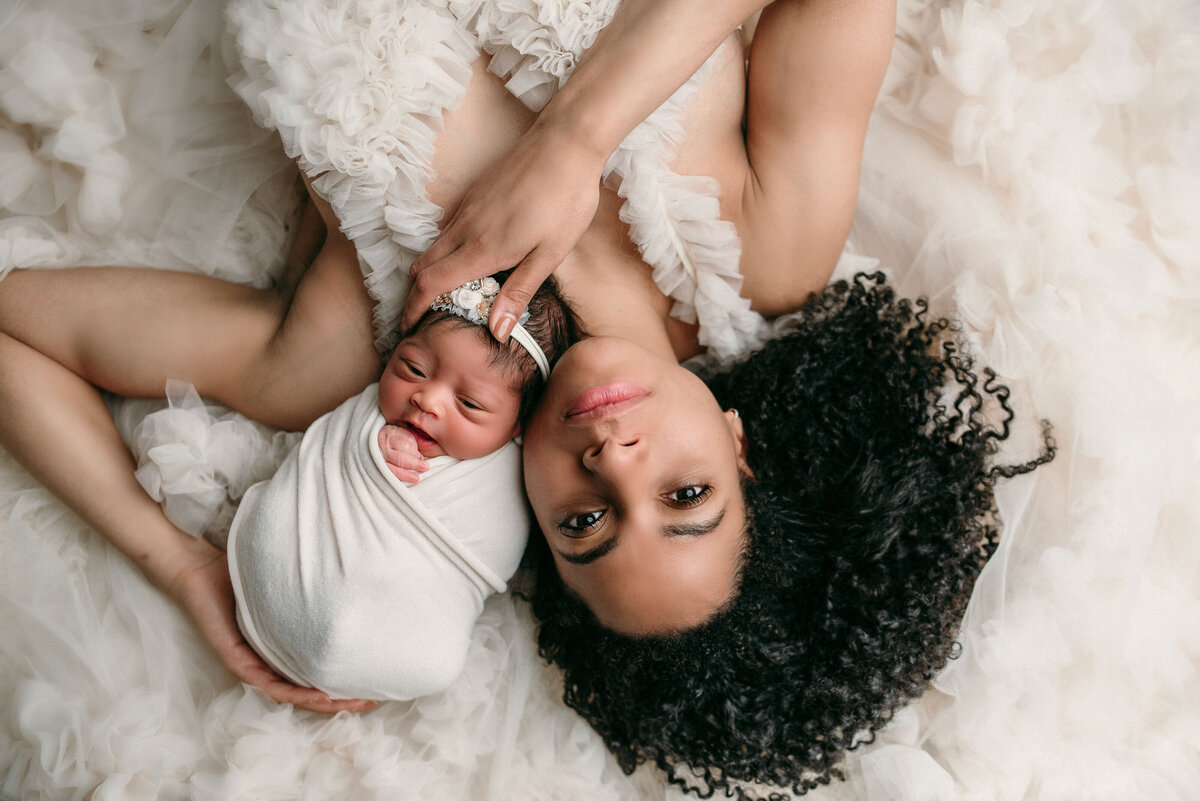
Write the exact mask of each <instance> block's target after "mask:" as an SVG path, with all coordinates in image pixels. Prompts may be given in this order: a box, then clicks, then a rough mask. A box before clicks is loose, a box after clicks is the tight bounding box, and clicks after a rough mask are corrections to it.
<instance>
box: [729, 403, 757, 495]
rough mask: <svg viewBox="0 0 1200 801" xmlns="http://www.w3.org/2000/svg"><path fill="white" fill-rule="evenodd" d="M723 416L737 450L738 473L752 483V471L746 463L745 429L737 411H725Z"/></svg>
mask: <svg viewBox="0 0 1200 801" xmlns="http://www.w3.org/2000/svg"><path fill="white" fill-rule="evenodd" d="M724 414H725V422H726V423H728V424H729V430H730V432H731V433H732V434H733V441H734V447H735V448H736V449H737V460H738V472H739V473H741V474H742V475H743V476H745V477H746V478H748V479H750V480H751V481H753V480H754V471H753V470H751V469H750V464H749V462H747V461H746V429H745V427H744V424H743V423H742V416H741V415H740V414H738V410H737V409H726V410H725V412H724Z"/></svg>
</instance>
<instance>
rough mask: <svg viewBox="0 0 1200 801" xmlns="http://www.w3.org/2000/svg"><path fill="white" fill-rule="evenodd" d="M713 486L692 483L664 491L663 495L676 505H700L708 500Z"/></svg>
mask: <svg viewBox="0 0 1200 801" xmlns="http://www.w3.org/2000/svg"><path fill="white" fill-rule="evenodd" d="M712 491H713V488H712V485H710V484H691V485H689V486H686V487H680V488H679V489H675V490H671V491H670V492H667V493H663V496H664V497H665V498H666V499H667V500H668V501H670V502H671V503H672V504H674V505H675V506H681V507H685V508H686V507H689V506H698V505H699V504H702V503H704V502H705V501H706V500H708V496H709V495H711V494H712Z"/></svg>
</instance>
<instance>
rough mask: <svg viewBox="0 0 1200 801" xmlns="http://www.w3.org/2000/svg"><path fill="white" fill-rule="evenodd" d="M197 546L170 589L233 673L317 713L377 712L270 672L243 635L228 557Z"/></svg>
mask: <svg viewBox="0 0 1200 801" xmlns="http://www.w3.org/2000/svg"><path fill="white" fill-rule="evenodd" d="M194 542H195V545H194V546H192V547H190V548H189V555H188V557H187V564H186V566H184V567H182V568H180V570H179V571H178V572H177V573H176V574H175V577H174V578H173V579H172V580H171V581H170V583H169V584H168V585H167V586H166V587H164V589H165V590H166V592H167V594H168V595H169V596H171V598H173V599H174V600H175V602H176V603H178V604H179V605H180V606H181V607H182V608H183V610H184V611H185V612H187V614H188V616H189V617H191V619H192V621H193V622H194V623H195V624H196V627H197V628H198V629H200V634H201V635H202V636H203V637H204V639H205V640H207V641H208V644H209V645H210V646H212V648H213V650H214V651H216V653H217V656H218V657H219V658H220V660H221V662H222V663H223V664H224V665H225V667H226V668H228V669H229V672H230V673H232V674H233V675H234V676H236V677H237V678H238V679H240V680H242V681H244V682H246V683H247V684H251V685H253V686H255V687H258V688H259V689H260V690H262V691H263V692H265V693H266V694H267V695H268V696H270V697H271V698H272V699H274V700H275V701H278V702H279V703H281V704H292V705H293V706H296V707H299V708H301V709H308V710H311V711H313V712H323V713H326V714H333V713H335V712H341V711H342V710H348V711H351V712H365V711H367V710H369V709H373V708H375V706H377V704H376V703H375V702H373V701H362V700H354V699H351V700H339V701H334V700H332V699H330V697H329V696H328V695H326V694H325V693H323V692H321V691H320V690H315V689H312V688H311V687H298V686H296V685H295V684H292V683H291V682H289V681H287V680H286V679H284V678H283V677H282V676H280V675H279V674H278V673H276V672H275V671H273V670H272V669H271V668H269V667H268V666H267V664H266V663H265V662H263V660H262V659H261V658H260V657H259V655H258V654H256V653H255V652H254V650H253V649H252V648H251V647H250V645H249V644H248V643H247V642H246V640H245V639H244V638H243V637H242V635H241V632H240V631H239V630H238V626H237V619H236V617H235V615H234V600H233V584H232V582H231V581H230V578H229V563H228V562H227V561H226V558H225V554H223V553H222V552H221V551H219V550H217V549H216V548H214V547H213V546H211V545H209V544H208V543H207V542H205V541H204V540H200V539H196V540H194Z"/></svg>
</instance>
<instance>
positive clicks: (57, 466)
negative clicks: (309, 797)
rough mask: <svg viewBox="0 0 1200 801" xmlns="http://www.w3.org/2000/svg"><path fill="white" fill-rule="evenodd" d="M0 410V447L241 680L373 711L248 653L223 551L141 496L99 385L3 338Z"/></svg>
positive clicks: (300, 698) (287, 695) (294, 696)
mask: <svg viewBox="0 0 1200 801" xmlns="http://www.w3.org/2000/svg"><path fill="white" fill-rule="evenodd" d="M0 408H3V409H4V414H2V415H0V444H2V445H3V446H4V447H5V448H6V449H7V450H8V451H9V452H10V453H11V454H12V455H13V457H14V458H16V459H17V461H18V462H20V463H21V464H22V465H24V466H25V468H26V469H27V470H29V472H30V473H31V474H32V475H33V476H34V477H35V478H36V479H38V480H39V481H40V482H41V483H42V484H44V485H45V486H46V487H47V488H48V489H50V491H51V492H53V493H54V494H55V495H56V496H58V497H59V498H60V499H61V500H62V501H64V502H65V503H66V504H67V505H68V506H70V507H71V508H72V509H74V510H75V511H76V512H78V513H79V514H80V516H81V517H82V518H83V519H84V520H85V521H86V522H87V523H88V524H89V525H91V526H92V527H93V528H94V529H96V531H98V532H99V533H100V534H101V535H102V536H104V537H105V538H106V539H107V540H108V541H109V542H111V543H112V544H113V545H114V546H115V547H116V548H117V549H118V550H119V551H121V552H122V553H124V554H125V555H126V556H128V557H129V558H130V559H131V560H132V561H133V562H134V563H135V564H136V565H137V566H138V567H139V568H141V570H142V572H143V573H145V574H146V576H147V578H149V579H150V581H151V582H152V583H153V584H155V586H157V587H158V588H159V589H160V590H162V591H163V592H164V593H166V594H167V595H168V596H169V597H170V598H172V599H173V600H174V601H175V602H176V603H178V604H179V605H180V607H182V608H183V609H184V611H185V612H187V613H188V615H189V616H190V617H191V619H192V621H193V622H194V623H195V624H196V626H197V628H198V629H199V630H200V633H201V635H202V636H203V637H204V638H205V640H207V641H208V643H209V644H210V645H211V646H212V648H213V649H214V650H215V651H216V653H217V655H218V656H219V657H220V659H221V662H222V663H223V664H224V665H225V666H226V668H228V669H229V671H230V672H231V673H233V675H234V676H236V677H237V678H238V679H240V680H242V681H244V682H247V683H248V684H252V685H254V686H256V687H258V688H260V689H262V690H263V691H264V692H266V693H267V695H269V696H270V697H272V698H274V699H275V700H276V701H279V702H281V703H291V704H295V705H296V706H299V707H303V708H306V709H312V710H314V711H319V712H329V713H332V712H337V711H339V710H342V709H349V710H361V709H366V708H369V707H370V706H373V704H368V703H366V702H361V701H331V700H330V699H329V697H328V696H327V695H326V694H325V693H323V692H320V691H319V690H313V689H310V688H304V687H296V686H294V685H292V684H290V683H288V682H287V681H285V680H284V679H282V678H281V677H280V676H278V675H277V674H276V673H275V672H274V671H272V670H271V669H270V668H268V667H267V665H266V664H264V663H263V661H262V660H261V659H260V658H259V657H258V655H257V654H255V653H254V651H253V650H251V649H250V646H249V645H247V644H246V641H245V640H244V639H243V638H242V636H241V633H240V632H239V631H238V628H237V623H236V620H235V617H234V610H233V588H232V585H231V584H230V579H229V566H228V563H227V562H226V560H225V555H224V554H223V553H221V552H220V551H218V550H217V549H216V548H213V547H212V546H211V545H209V544H208V543H207V542H205V541H204V540H201V539H197V538H195V537H192V536H189V535H188V534H186V533H184V532H182V531H180V530H179V529H177V528H176V527H175V526H173V525H172V524H171V523H170V521H168V520H167V518H166V516H165V515H164V514H163V511H162V508H161V507H160V506H159V505H158V504H157V503H155V502H154V501H153V500H152V499H151V498H150V497H149V496H148V495H147V494H146V493H145V492H144V491H143V490H142V488H141V486H140V485H139V484H138V483H137V481H136V479H135V478H134V474H133V471H134V468H135V465H134V464H133V460H132V458H131V457H130V455H129V452H128V451H127V450H126V449H125V445H124V443H123V442H122V441H121V438H120V436H119V435H118V434H117V430H116V427H115V426H114V425H113V422H112V418H111V417H110V416H109V413H108V408H107V407H106V406H105V404H104V402H103V400H102V399H101V398H100V394H99V393H98V392H97V391H96V389H95V388H94V387H92V386H91V385H90V384H88V383H87V382H86V381H84V380H83V379H81V378H79V377H78V376H77V375H75V374H74V373H72V372H71V371H70V370H67V369H66V368H64V367H63V366H61V365H60V364H58V363H57V362H55V361H53V360H52V359H50V358H48V357H46V356H43V355H42V354H41V353H38V352H37V351H35V350H33V349H32V348H30V347H28V346H27V345H24V344H22V343H21V342H18V341H17V340H15V339H13V338H12V337H9V336H7V335H5V334H0Z"/></svg>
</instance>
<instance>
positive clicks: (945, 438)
mask: <svg viewBox="0 0 1200 801" xmlns="http://www.w3.org/2000/svg"><path fill="white" fill-rule="evenodd" d="M954 334H955V329H954V326H953V325H952V324H951V323H950V322H948V321H947V320H945V319H936V320H929V319H926V304H925V303H924V302H923V301H916V302H910V301H908V300H900V299H897V298H896V297H895V295H894V293H893V291H892V289H891V288H890V287H889V286H887V284H886V283H885V281H884V278H883V276H882V274H876V275H871V276H867V275H859V276H857V277H856V278H855V280H853V281H850V282H840V283H837V284H834V285H832V286H830V287H828V288H827V289H826V290H824V291H823V292H821V293H819V294H817V295H814V296H813V298H812V299H811V300H810V301H809V303H808V304H807V306H806V307H805V310H804V312H803V314H802V315H801V317H800V319H799V320H798V322H797V323H796V325H795V327H794V329H793V330H791V331H790V332H789V333H788V334H786V335H785V336H783V337H781V338H779V339H777V340H774V341H772V342H770V343H768V344H767V345H766V347H764V348H763V349H762V350H761V351H759V352H758V353H756V354H754V355H753V356H752V357H750V358H749V359H747V360H746V361H745V362H743V363H741V364H738V365H736V366H734V367H733V368H732V369H730V370H729V371H727V372H725V373H723V374H721V375H717V376H715V377H712V378H710V379H708V382H709V386H710V388H711V389H712V391H713V393H714V394H715V395H716V398H717V400H718V401H719V402H720V403H721V405H722V406H724V407H736V408H737V409H738V410H739V412H740V414H741V417H742V419H743V422H744V423H745V432H746V437H747V450H746V460H747V463H748V464H749V466H750V468H751V470H752V471H753V474H754V478H753V479H752V480H747V481H746V482H745V485H744V493H745V498H746V506H747V509H748V512H747V515H748V520H747V539H748V542H747V546H746V553H745V556H744V563H743V565H742V570H741V576H740V579H739V590H738V593H737V595H736V596H735V597H734V598H733V599H732V601H731V602H730V603H729V604H727V605H726V607H725V608H724V609H722V610H721V611H720V612H718V613H717V614H716V615H715V616H714V617H713V618H711V619H710V620H708V621H707V622H706V623H704V624H703V625H701V626H699V627H698V628H695V629H692V630H689V631H681V632H677V633H673V634H670V635H666V636H651V637H628V636H623V635H620V634H617V633H615V632H613V631H610V630H608V629H606V628H605V627H603V626H602V625H600V624H599V623H598V622H597V620H596V618H595V617H594V616H593V615H592V614H591V612H590V611H589V610H588V609H587V607H586V606H585V605H584V604H583V603H582V602H581V601H580V600H579V599H578V598H576V597H575V596H574V595H573V594H572V593H571V592H570V591H569V590H568V589H567V588H566V587H565V586H564V585H563V583H562V581H561V579H559V577H558V575H557V573H556V572H555V570H554V565H553V561H552V559H551V558H550V556H549V553H548V551H547V549H546V546H545V542H544V538H542V537H540V536H536V537H535V540H536V541H539V542H540V543H541V544H540V553H539V554H538V558H537V560H536V561H537V578H536V586H535V588H534V590H533V592H532V598H531V600H532V607H533V611H534V613H535V615H536V616H537V618H538V619H539V621H540V628H539V632H538V646H539V649H540V651H541V653H542V655H543V656H544V657H546V658H547V659H548V660H550V661H552V662H554V663H555V664H557V665H559V666H560V667H561V668H562V670H563V672H564V684H565V688H564V699H565V701H566V703H567V704H568V705H570V706H571V707H572V708H573V709H575V710H576V711H578V712H579V714H580V715H582V716H583V717H584V718H585V719H586V720H587V721H588V722H589V723H590V724H591V725H592V726H593V727H594V728H595V729H596V731H598V732H599V733H600V735H601V736H602V737H603V738H604V741H605V742H606V744H607V745H608V747H609V749H610V750H611V751H612V752H613V754H614V755H615V756H616V759H617V762H618V763H619V764H620V766H621V767H622V768H623V769H624V770H625V771H626V772H632V771H633V770H634V768H635V767H636V766H637V765H638V764H640V763H643V762H652V763H654V764H656V765H657V766H658V767H659V768H660V769H661V770H663V771H664V772H665V773H666V775H667V777H668V779H669V781H671V782H672V783H674V784H676V785H679V786H681V787H683V788H685V789H687V790H689V791H691V792H692V793H694V794H696V795H697V796H699V797H701V798H709V797H711V796H712V795H713V794H714V793H717V792H719V791H723V793H724V794H725V795H727V796H736V797H737V798H739V799H747V798H760V797H763V796H764V795H765V796H766V797H768V798H772V799H780V798H786V797H788V793H789V792H790V793H796V794H801V793H804V792H805V791H807V790H809V789H812V788H813V787H816V786H817V785H819V784H827V783H828V782H829V781H831V779H832V778H835V777H841V775H842V774H841V771H840V765H841V761H842V758H843V755H844V753H845V752H846V750H848V749H850V748H853V747H855V746H856V745H858V744H861V743H862V742H865V741H867V740H869V739H870V738H872V737H873V735H874V732H876V731H877V730H878V729H879V728H880V727H881V726H883V725H884V724H886V723H887V722H888V721H889V720H890V719H891V717H892V715H893V713H894V712H895V711H896V710H897V709H898V708H899V707H901V706H902V705H904V704H906V703H908V702H909V701H911V700H912V699H914V698H916V697H917V696H919V695H920V694H921V693H922V692H923V691H924V689H925V687H926V686H927V684H928V682H929V681H930V680H931V679H932V678H933V676H934V675H935V674H936V673H937V672H938V671H939V670H940V669H941V668H942V667H943V666H944V665H945V663H946V661H947V660H948V659H950V658H951V657H952V656H953V655H954V654H955V648H956V643H955V637H956V636H957V632H958V627H959V624H960V622H961V620H962V615H963V612H964V610H965V607H966V604H967V600H968V599H969V598H970V595H971V590H972V587H973V586H974V584H975V580H976V578H977V577H978V575H979V573H980V571H981V570H982V569H983V566H984V564H985V563H986V562H987V560H988V558H989V557H990V556H991V554H992V553H993V552H994V550H995V549H996V546H997V541H998V536H999V528H998V526H999V523H998V520H997V511H996V505H995V502H994V500H993V494H992V490H993V487H994V485H995V484H996V482H997V481H998V480H999V479H1001V478H1006V477H1011V476H1015V475H1017V474H1019V473H1025V472H1028V471H1030V470H1033V469H1034V468H1036V467H1037V466H1038V465H1041V464H1044V463H1046V462H1048V461H1050V459H1052V458H1053V455H1054V444H1053V442H1052V440H1051V439H1050V438H1049V430H1048V427H1044V429H1043V443H1042V450H1041V454H1040V455H1039V456H1038V457H1037V458H1035V459H1033V460H1032V461H1028V462H1026V463H1023V464H1017V465H1006V466H997V465H995V464H993V463H992V462H993V457H994V456H995V454H996V451H997V443H999V442H1000V441H1001V440H1004V439H1006V438H1007V437H1008V435H1009V423H1010V421H1011V420H1012V419H1013V413H1012V411H1011V408H1010V406H1009V404H1008V394H1009V392H1008V389H1007V388H1006V387H1004V386H1002V385H1000V384H998V383H996V381H995V376H994V375H993V374H992V373H991V372H990V371H987V370H984V371H982V372H981V373H979V372H977V371H976V370H975V369H974V366H973V364H972V360H971V358H970V357H969V356H968V355H967V354H966V353H965V352H964V351H963V350H962V349H961V347H960V345H959V343H958V340H957V339H956V337H955V336H954ZM989 420H991V421H992V422H989ZM748 783H764V784H766V785H773V786H775V787H778V788H784V789H783V790H782V791H778V790H776V791H772V790H770V789H769V788H763V787H761V786H756V784H748Z"/></svg>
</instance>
